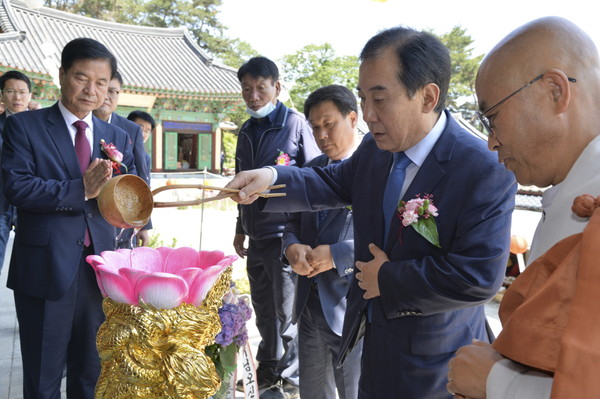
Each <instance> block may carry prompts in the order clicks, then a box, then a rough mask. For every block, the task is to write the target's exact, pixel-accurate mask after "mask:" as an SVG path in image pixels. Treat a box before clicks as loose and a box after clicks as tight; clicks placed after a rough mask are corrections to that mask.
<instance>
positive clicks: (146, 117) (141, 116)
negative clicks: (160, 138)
mask: <svg viewBox="0 0 600 399" xmlns="http://www.w3.org/2000/svg"><path fill="white" fill-rule="evenodd" d="M127 119H128V120H130V121H132V122H134V123H136V124H138V125H140V128H141V129H142V134H143V137H144V139H143V142H144V144H146V142H147V141H148V139H149V138H150V136H151V135H152V133H153V132H154V130H155V129H156V121H155V120H154V118H153V117H152V115H150V114H149V113H147V112H146V111H141V110H139V109H136V110H135V111H131V112H130V113H129V115H127ZM144 155H145V159H146V167H147V168H148V170H149V171H150V170H152V159H151V158H150V154H148V153H147V152H146V153H145V154H144Z"/></svg>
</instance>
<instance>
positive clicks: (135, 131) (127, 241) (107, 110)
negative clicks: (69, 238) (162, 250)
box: [94, 71, 152, 248]
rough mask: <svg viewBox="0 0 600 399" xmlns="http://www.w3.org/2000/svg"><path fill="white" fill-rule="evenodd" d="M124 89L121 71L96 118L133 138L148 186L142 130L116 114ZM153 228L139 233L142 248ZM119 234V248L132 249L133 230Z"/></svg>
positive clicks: (137, 165) (140, 171)
mask: <svg viewBox="0 0 600 399" xmlns="http://www.w3.org/2000/svg"><path fill="white" fill-rule="evenodd" d="M122 88H123V77H122V76H121V74H120V73H119V71H117V72H116V73H115V76H113V78H112V79H111V80H110V84H109V85H108V92H107V94H106V98H105V99H104V101H103V102H102V105H101V106H100V107H99V108H96V109H95V110H94V116H95V117H97V118H100V119H102V120H103V121H105V122H108V123H111V124H113V125H115V126H118V127H120V128H121V129H123V130H125V131H126V132H127V134H128V135H129V137H130V138H131V141H132V142H133V159H134V163H135V169H136V170H137V175H138V176H139V177H141V178H142V179H144V181H145V182H146V184H148V185H150V169H149V168H148V163H147V162H146V157H147V154H146V151H145V150H144V136H143V133H142V129H141V128H140V126H139V125H138V124H136V123H133V122H132V121H130V120H128V119H127V118H123V117H122V116H120V115H119V114H117V113H116V112H115V111H116V110H117V106H118V105H119V96H120V95H121V90H122ZM151 228H152V223H148V224H147V225H146V226H144V227H143V228H142V229H141V230H140V231H138V233H137V236H136V241H141V246H145V245H148V241H149V234H148V230H149V229H151ZM117 233H118V236H117V241H118V243H117V246H118V247H119V248H131V246H132V243H131V236H132V235H133V229H127V230H125V231H117ZM137 244H138V243H137V242H136V243H134V246H136V247H137V246H138V245H137Z"/></svg>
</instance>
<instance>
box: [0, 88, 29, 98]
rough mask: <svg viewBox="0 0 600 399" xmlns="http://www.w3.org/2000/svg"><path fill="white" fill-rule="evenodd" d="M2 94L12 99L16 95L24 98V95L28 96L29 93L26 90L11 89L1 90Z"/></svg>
mask: <svg viewBox="0 0 600 399" xmlns="http://www.w3.org/2000/svg"><path fill="white" fill-rule="evenodd" d="M2 93H4V94H5V95H6V96H8V97H13V96H17V95H19V96H21V97H25V96H26V95H28V94H29V92H28V91H26V90H13V89H6V90H2Z"/></svg>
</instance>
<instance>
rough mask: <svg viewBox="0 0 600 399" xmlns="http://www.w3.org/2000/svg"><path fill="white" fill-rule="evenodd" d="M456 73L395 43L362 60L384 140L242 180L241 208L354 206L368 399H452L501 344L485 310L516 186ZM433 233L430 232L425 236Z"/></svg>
mask: <svg viewBox="0 0 600 399" xmlns="http://www.w3.org/2000/svg"><path fill="white" fill-rule="evenodd" d="M450 71H451V68H450V56H449V53H448V50H447V49H446V48H445V47H444V45H443V44H442V43H441V42H440V41H439V40H438V39H436V38H435V37H434V36H432V35H430V34H428V33H426V32H418V31H415V30H412V29H408V28H404V27H397V28H392V29H389V30H386V31H382V32H381V33H379V34H377V35H376V36H374V37H373V38H371V39H370V40H369V42H367V44H366V46H365V47H364V49H363V50H362V52H361V66H360V70H359V84H358V92H359V97H360V100H361V107H362V110H363V116H364V119H365V121H366V122H367V124H368V125H369V129H370V131H371V133H370V134H368V135H367V136H366V137H365V138H364V140H363V141H362V143H361V145H360V146H359V147H358V149H357V150H356V151H355V152H354V154H353V155H352V157H350V158H349V159H348V160H346V161H344V162H342V163H340V164H338V165H329V166H327V167H325V168H302V169H295V168H287V169H284V168H279V167H275V168H265V169H260V170H255V171H252V172H250V173H247V174H246V173H241V174H239V175H237V176H236V177H235V178H234V180H233V181H232V182H231V183H230V184H229V186H230V187H234V188H243V190H242V191H241V192H240V193H239V194H238V195H237V196H236V197H234V199H236V200H238V201H240V202H241V203H248V202H251V201H254V200H255V199H256V198H257V195H256V193H258V192H261V191H263V190H265V189H266V187H267V186H268V185H269V184H271V183H272V182H274V181H275V182H277V183H285V184H287V197H280V198H278V199H275V198H271V199H269V200H268V201H267V202H266V206H265V208H264V210H265V211H279V212H280V211H282V210H287V211H305V210H318V209H323V208H332V207H340V206H345V205H349V204H351V205H352V210H353V217H354V227H355V228H354V233H355V234H354V239H355V260H356V263H355V265H356V269H357V270H356V271H355V272H356V274H355V277H356V278H355V280H354V281H353V283H352V286H351V288H350V292H349V293H348V306H347V311H346V317H345V320H344V330H343V334H342V349H341V351H342V357H341V359H340V361H343V360H344V357H345V356H346V355H347V353H348V350H350V349H351V348H352V346H353V345H354V343H355V342H357V339H358V338H360V337H361V336H362V335H363V334H364V345H363V354H362V370H361V379H360V383H359V398H368V399H378V398H385V399H387V398H392V397H402V398H407V399H411V398H414V399H437V398H450V397H451V395H450V394H449V393H448V392H447V391H446V383H447V379H446V373H447V362H448V360H449V359H450V358H451V357H452V356H453V354H454V352H455V351H456V350H457V349H458V348H459V347H461V346H462V345H464V344H465V343H470V342H471V341H472V339H479V340H482V341H489V340H490V338H491V337H490V333H489V332H488V328H487V323H486V317H485V313H484V308H483V303H485V302H486V301H488V300H489V299H490V298H491V297H492V296H494V295H495V293H496V292H497V290H498V289H499V288H500V285H501V284H502V281H503V273H504V268H505V265H506V261H507V258H508V253H509V242H510V222H511V214H512V211H513V208H514V194H515V191H516V183H515V181H514V177H513V176H511V175H510V174H509V173H507V171H506V170H504V168H503V167H502V166H501V165H499V164H498V163H497V162H496V160H495V157H494V156H490V154H489V152H488V151H487V149H486V144H485V142H483V141H482V140H480V139H478V138H476V137H474V136H473V135H471V134H469V133H468V132H466V131H465V130H464V129H462V128H461V127H460V126H459V125H458V124H457V123H456V122H455V121H454V120H453V119H452V116H451V115H450V113H449V112H448V111H446V110H444V103H445V99H446V95H447V90H448V85H449V82H450ZM406 161H408V162H406ZM399 165H400V166H399ZM398 171H401V172H402V173H398ZM402 174H404V177H403V178H399V176H401V175H402ZM388 181H390V183H389V184H388ZM394 190H397V191H396V193H395V194H394V193H393V191H394ZM424 197H427V198H429V199H430V200H431V199H432V200H433V201H434V204H435V206H436V207H437V211H436V210H435V209H433V208H428V209H429V211H430V212H431V215H430V216H429V217H430V218H433V221H432V220H429V221H427V220H426V219H425V218H424V217H423V214H421V216H420V217H418V220H420V224H417V225H415V224H411V222H413V221H414V220H412V219H411V218H409V216H410V212H409V213H408V214H404V213H402V214H401V213H399V211H398V210H397V209H396V207H398V208H402V205H403V203H402V202H399V200H402V201H410V200H419V199H423V198H424ZM384 199H385V202H384ZM414 202H415V201H413V202H412V203H414ZM412 203H411V204H412ZM421 211H423V209H422V210H421ZM386 213H389V216H388V217H385V216H384V215H385V214H386ZM418 215H419V214H418V213H417V216H418ZM432 222H433V223H432ZM424 223H429V226H430V228H429V229H428V230H426V231H425V230H417V228H419V229H420V228H421V227H423V224H424ZM432 224H433V226H431V225H432ZM419 231H421V232H422V233H420V232H419ZM434 232H437V233H438V234H439V237H438V238H437V239H435V237H433V235H434V234H433V233H434ZM386 237H387V238H386ZM428 238H430V239H431V241H430V240H429V239H428Z"/></svg>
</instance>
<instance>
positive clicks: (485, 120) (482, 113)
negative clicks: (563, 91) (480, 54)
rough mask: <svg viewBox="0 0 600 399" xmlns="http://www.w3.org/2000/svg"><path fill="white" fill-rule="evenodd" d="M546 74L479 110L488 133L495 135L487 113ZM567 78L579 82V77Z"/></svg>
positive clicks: (480, 119) (479, 116)
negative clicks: (488, 106)
mask: <svg viewBox="0 0 600 399" xmlns="http://www.w3.org/2000/svg"><path fill="white" fill-rule="evenodd" d="M544 74H545V73H543V74H541V75H539V76H536V77H535V78H533V79H531V80H530V81H529V82H527V84H525V85H524V86H522V87H520V88H518V89H517V90H515V91H513V92H512V93H510V94H509V95H508V96H506V97H504V98H503V99H502V100H500V101H498V102H497V103H496V104H494V105H493V106H491V107H490V108H488V109H487V110H486V111H483V112H479V111H477V117H478V118H479V121H480V122H481V124H482V125H483V127H484V128H485V130H487V132H488V135H489V136H493V135H494V132H492V125H491V123H490V120H489V118H488V117H487V116H485V115H486V114H489V113H490V112H492V111H493V110H494V109H495V108H498V107H499V106H500V105H501V104H502V103H504V102H505V101H506V100H508V99H509V98H511V97H512V96H514V95H515V94H517V93H519V92H520V91H521V90H525V89H526V88H528V87H529V86H531V85H532V84H534V83H535V82H537V81H538V80H540V79H541V78H543V77H544ZM567 79H568V80H569V82H573V83H575V82H577V79H575V78H569V77H567Z"/></svg>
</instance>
